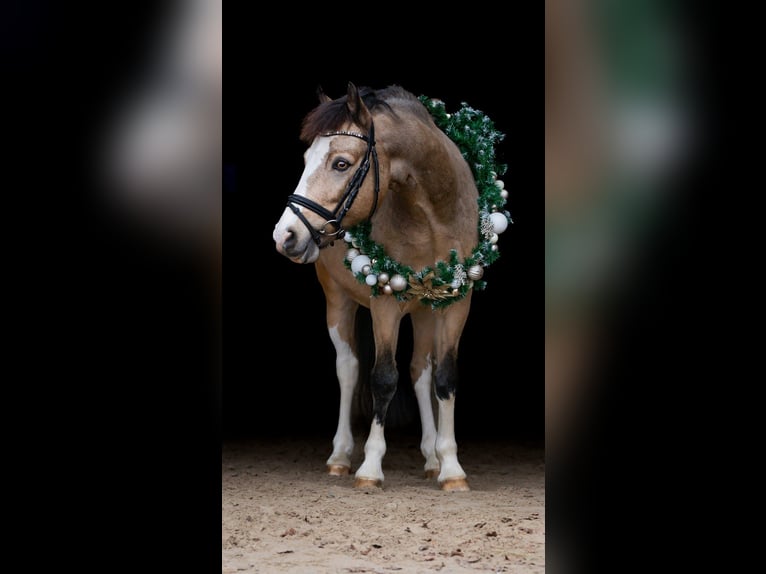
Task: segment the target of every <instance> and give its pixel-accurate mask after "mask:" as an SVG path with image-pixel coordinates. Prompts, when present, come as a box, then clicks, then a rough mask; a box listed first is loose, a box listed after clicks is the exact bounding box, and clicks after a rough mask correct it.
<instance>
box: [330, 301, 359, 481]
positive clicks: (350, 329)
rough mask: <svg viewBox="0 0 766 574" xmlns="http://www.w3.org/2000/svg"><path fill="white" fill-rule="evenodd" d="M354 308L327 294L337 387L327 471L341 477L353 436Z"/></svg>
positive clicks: (356, 367)
mask: <svg viewBox="0 0 766 574" xmlns="http://www.w3.org/2000/svg"><path fill="white" fill-rule="evenodd" d="M357 309H358V305H357V304H356V303H354V302H353V301H351V300H350V299H347V298H346V297H343V296H341V295H337V296H333V295H330V294H328V295H327V329H328V331H329V333H330V339H331V340H332V343H333V345H334V346H335V372H336V374H337V376H338V383H339V384H340V409H339V412H338V428H337V430H336V431H335V437H334V438H333V439H332V454H331V455H330V458H328V459H327V471H328V472H329V473H330V474H332V475H335V476H343V475H347V474H349V472H350V471H351V453H352V452H353V450H354V436H353V434H352V432H351V403H352V399H353V396H354V387H356V383H357V380H358V379H359V359H358V358H357V353H356V340H355V338H354V318H355V315H356V311H357Z"/></svg>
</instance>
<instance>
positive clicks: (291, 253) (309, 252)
mask: <svg viewBox="0 0 766 574" xmlns="http://www.w3.org/2000/svg"><path fill="white" fill-rule="evenodd" d="M274 242H275V243H276V247H277V251H278V252H279V253H281V254H282V255H284V256H285V257H287V258H288V259H290V261H293V262H294V263H314V261H316V260H317V258H318V257H319V248H318V247H317V245H316V243H314V242H313V241H312V240H311V237H308V236H305V237H301V236H299V235H298V234H296V233H294V232H293V231H291V230H290V229H287V230H284V231H282V232H281V233H280V232H279V231H278V230H277V229H275V230H274Z"/></svg>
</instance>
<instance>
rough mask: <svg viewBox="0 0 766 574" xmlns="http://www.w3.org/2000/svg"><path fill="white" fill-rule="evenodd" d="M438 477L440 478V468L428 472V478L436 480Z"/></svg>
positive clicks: (430, 469)
mask: <svg viewBox="0 0 766 574" xmlns="http://www.w3.org/2000/svg"><path fill="white" fill-rule="evenodd" d="M437 476H439V469H438V468H429V469H428V470H426V478H428V479H431V478H436V477H437Z"/></svg>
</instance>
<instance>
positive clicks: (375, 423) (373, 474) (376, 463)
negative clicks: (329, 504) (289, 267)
mask: <svg viewBox="0 0 766 574" xmlns="http://www.w3.org/2000/svg"><path fill="white" fill-rule="evenodd" d="M371 310H372V319H373V332H374V334H375V366H374V367H373V369H372V373H371V375H370V388H371V389H372V412H373V417H372V423H371V425H370V434H369V435H368V437H367V442H366V443H365V445H364V462H363V463H362V465H361V466H360V467H359V469H358V470H357V471H356V482H355V483H354V485H355V486H357V487H365V486H381V485H382V484H383V456H384V455H385V454H386V439H385V436H384V431H383V429H384V427H385V422H386V413H387V412H388V405H389V404H390V403H391V399H392V398H393V396H394V393H395V392H396V385H397V383H398V381H399V372H398V371H397V368H396V358H395V355H396V343H397V339H398V335H399V323H400V320H401V317H400V316H399V315H398V314H396V313H391V312H389V313H378V314H376V313H375V310H374V309H371Z"/></svg>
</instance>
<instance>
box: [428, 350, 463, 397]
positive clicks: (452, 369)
mask: <svg viewBox="0 0 766 574" xmlns="http://www.w3.org/2000/svg"><path fill="white" fill-rule="evenodd" d="M457 379H458V369H457V354H456V353H455V352H454V351H450V352H449V353H447V354H446V355H445V356H444V357H443V358H442V360H441V361H439V363H438V364H437V365H436V376H435V377H434V390H435V391H436V397H437V398H439V399H441V400H446V399H448V398H450V397H451V396H454V395H455V392H456V391H457Z"/></svg>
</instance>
